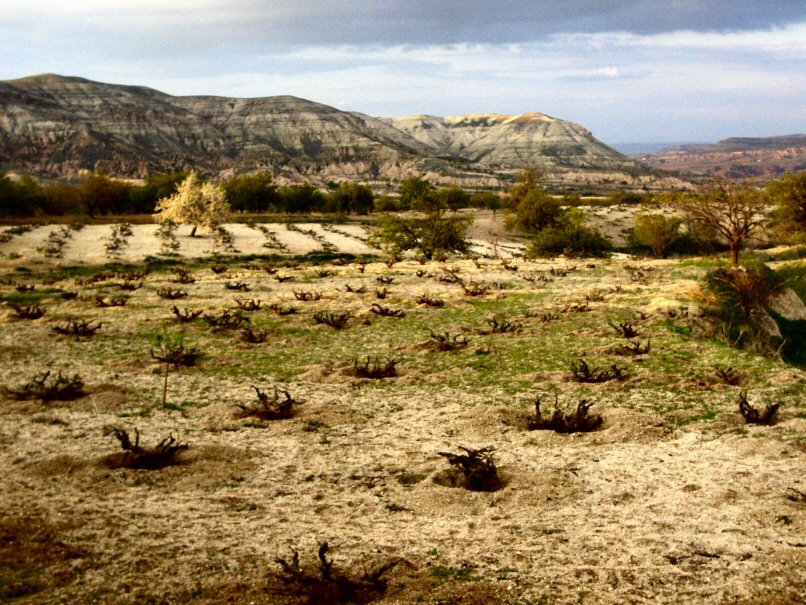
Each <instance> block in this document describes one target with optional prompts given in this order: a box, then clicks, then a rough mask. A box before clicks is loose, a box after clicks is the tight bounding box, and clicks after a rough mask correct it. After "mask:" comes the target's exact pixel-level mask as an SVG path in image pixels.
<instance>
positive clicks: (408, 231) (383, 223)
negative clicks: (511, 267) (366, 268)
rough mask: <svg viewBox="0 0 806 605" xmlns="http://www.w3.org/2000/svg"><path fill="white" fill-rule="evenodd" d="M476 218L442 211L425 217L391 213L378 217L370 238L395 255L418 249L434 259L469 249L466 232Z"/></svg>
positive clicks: (419, 252) (418, 251) (370, 240)
mask: <svg viewBox="0 0 806 605" xmlns="http://www.w3.org/2000/svg"><path fill="white" fill-rule="evenodd" d="M472 222H473V219H472V218H471V217H450V218H446V217H443V216H441V215H440V214H439V213H434V214H429V215H427V216H426V217H425V218H402V217H398V216H391V215H387V216H384V217H382V218H381V219H380V220H379V221H378V225H377V226H376V227H375V228H374V229H373V230H372V232H371V233H370V239H369V242H370V244H371V245H373V246H377V247H379V248H381V249H382V250H383V251H384V252H386V253H387V254H390V255H392V256H396V255H398V254H400V253H402V252H405V251H407V250H414V251H415V252H417V253H418V254H422V255H423V256H424V257H425V258H428V259H431V258H434V257H436V256H440V255H441V254H447V253H450V252H467V250H468V243H467V240H465V233H466V232H467V229H468V228H469V227H470V224H471V223H472Z"/></svg>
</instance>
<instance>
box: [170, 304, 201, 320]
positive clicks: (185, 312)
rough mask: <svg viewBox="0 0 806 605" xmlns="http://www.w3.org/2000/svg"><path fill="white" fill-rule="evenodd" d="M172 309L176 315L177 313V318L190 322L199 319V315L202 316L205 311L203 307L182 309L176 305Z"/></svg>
mask: <svg viewBox="0 0 806 605" xmlns="http://www.w3.org/2000/svg"><path fill="white" fill-rule="evenodd" d="M171 311H172V312H173V314H174V315H176V318H177V319H178V320H179V321H181V322H183V323H190V322H192V321H196V320H197V319H199V317H201V314H202V313H203V312H204V311H202V310H201V309H199V310H195V311H194V310H192V309H188V308H183V309H180V308H178V307H177V306H176V305H174V306H173V307H172V308H171Z"/></svg>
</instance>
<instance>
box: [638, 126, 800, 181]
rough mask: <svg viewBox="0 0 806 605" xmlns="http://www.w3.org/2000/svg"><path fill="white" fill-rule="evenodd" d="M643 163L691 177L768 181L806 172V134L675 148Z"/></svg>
mask: <svg viewBox="0 0 806 605" xmlns="http://www.w3.org/2000/svg"><path fill="white" fill-rule="evenodd" d="M638 159H639V160H640V161H641V162H643V163H646V164H649V165H651V166H654V167H656V168H658V169H662V170H669V171H675V172H678V173H685V174H686V175H687V177H688V178H695V179H696V178H697V177H698V176H700V177H706V178H712V177H716V178H722V179H759V180H767V179H770V178H774V177H778V176H781V175H783V174H786V173H788V172H803V171H806V135H804V134H793V135H786V136H777V137H758V138H749V137H734V138H730V139H725V140H723V141H719V142H717V143H713V144H708V145H704V144H697V145H675V146H672V147H668V148H666V149H663V150H661V151H658V152H656V153H652V154H646V155H642V156H640V157H639V158H638Z"/></svg>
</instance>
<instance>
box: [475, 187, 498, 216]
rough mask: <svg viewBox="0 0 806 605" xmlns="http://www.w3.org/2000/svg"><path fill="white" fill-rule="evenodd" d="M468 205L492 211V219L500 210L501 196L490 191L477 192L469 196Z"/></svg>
mask: <svg viewBox="0 0 806 605" xmlns="http://www.w3.org/2000/svg"><path fill="white" fill-rule="evenodd" d="M470 205H471V206H473V207H474V208H486V209H487V210H492V211H493V218H495V214H496V212H497V211H498V210H500V209H501V196H500V195H498V194H497V193H493V192H492V191H479V192H477V193H474V194H473V195H471V196H470Z"/></svg>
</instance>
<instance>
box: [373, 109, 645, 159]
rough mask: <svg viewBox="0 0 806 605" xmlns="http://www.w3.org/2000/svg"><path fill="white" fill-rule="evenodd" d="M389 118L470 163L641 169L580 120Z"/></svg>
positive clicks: (528, 115) (528, 116) (544, 117)
mask: <svg viewBox="0 0 806 605" xmlns="http://www.w3.org/2000/svg"><path fill="white" fill-rule="evenodd" d="M388 121H389V123H390V124H392V125H393V126H395V128H397V129H399V130H401V131H403V132H405V133H408V134H410V135H411V136H412V137H414V138H415V139H417V140H419V141H422V142H423V143H425V144H427V145H428V146H429V147H431V148H433V149H435V150H436V151H437V152H439V153H440V154H445V155H453V156H459V157H462V158H465V159H467V160H469V161H471V162H479V163H482V164H490V165H499V166H514V167H525V166H535V167H537V168H540V169H542V170H543V171H544V172H554V171H556V170H558V169H595V170H602V169H611V170H627V169H634V170H638V171H641V170H642V167H641V166H640V165H639V164H638V163H637V162H635V161H632V160H630V159H628V158H627V157H625V156H624V155H622V154H620V153H619V152H617V151H616V150H615V149H612V148H610V147H608V146H607V145H605V144H604V143H602V142H601V141H598V140H597V139H595V138H594V136H593V135H592V134H591V133H590V132H589V131H588V130H586V129H585V128H583V127H582V126H580V125H579V124H574V123H572V122H567V121H565V120H558V119H556V118H552V117H550V116H547V115H544V114H541V113H525V114H522V115H519V116H509V115H500V114H477V115H466V116H452V117H445V118H440V117H437V116H409V117H405V118H390V119H389V120H388Z"/></svg>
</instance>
